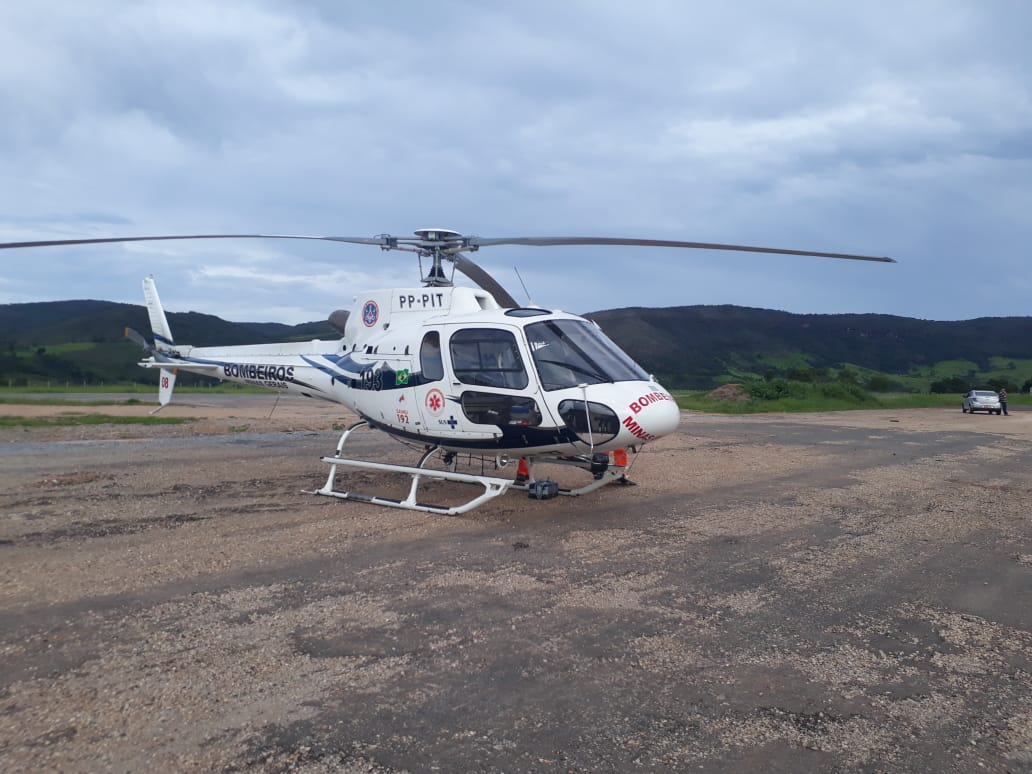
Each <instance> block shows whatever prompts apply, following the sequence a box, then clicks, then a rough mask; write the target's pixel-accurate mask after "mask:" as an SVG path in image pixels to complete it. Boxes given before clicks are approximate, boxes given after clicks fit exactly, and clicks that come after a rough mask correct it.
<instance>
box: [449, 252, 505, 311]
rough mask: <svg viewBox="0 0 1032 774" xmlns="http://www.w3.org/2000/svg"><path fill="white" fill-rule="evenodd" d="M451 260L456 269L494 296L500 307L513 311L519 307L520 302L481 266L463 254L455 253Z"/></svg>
mask: <svg viewBox="0 0 1032 774" xmlns="http://www.w3.org/2000/svg"><path fill="white" fill-rule="evenodd" d="M449 258H450V260H452V261H454V262H455V268H456V269H458V270H459V271H461V272H462V273H463V274H465V275H466V276H467V277H469V278H470V279H471V280H473V281H474V282H475V283H477V284H478V285H479V286H480V287H482V288H483V289H484V290H486V291H487V292H488V293H490V294H491V295H492V296H494V299H495V301H497V302H498V305H499V306H501V307H504V308H511V309H515V308H517V307H518V306H519V302H518V301H516V299H515V298H513V297H512V296H510V295H509V292H508V291H507V290H506V289H505V288H503V287H502V286H501V285H499V284H498V281H497V280H495V278H494V277H492V276H491V275H490V274H488V273H487V272H486V271H485V270H484V269H483V268H482V267H481V266H480V265H479V264H477V263H474V262H473V261H472V260H470V259H469V258H468V257H467V256H465V255H463V254H462V253H454V254H453V255H451V256H449Z"/></svg>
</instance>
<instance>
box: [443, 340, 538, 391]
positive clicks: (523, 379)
mask: <svg viewBox="0 0 1032 774" xmlns="http://www.w3.org/2000/svg"><path fill="white" fill-rule="evenodd" d="M448 346H449V350H450V352H451V359H452V370H453V371H454V372H455V378H456V379H458V380H459V381H460V382H463V383H464V384H477V385H482V386H485V387H502V388H504V389H508V390H522V389H523V388H524V387H526V386H527V383H528V381H529V380H528V378H527V369H526V368H525V367H524V365H523V358H522V357H520V350H519V347H517V346H516V337H515V336H514V335H513V334H512V333H511V332H510V331H505V330H499V329H496V328H470V329H467V330H462V331H457V332H456V333H454V334H453V335H452V337H451V340H450V342H449V345H448Z"/></svg>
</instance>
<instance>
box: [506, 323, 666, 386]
mask: <svg viewBox="0 0 1032 774" xmlns="http://www.w3.org/2000/svg"><path fill="white" fill-rule="evenodd" d="M524 330H525V331H526V334H527V342H528V344H529V345H530V353H531V357H533V359H534V365H535V366H536V367H537V371H538V375H539V376H540V377H541V386H542V387H544V389H546V390H561V389H564V388H567V387H576V386H577V385H578V384H600V383H602V382H630V381H642V380H645V379H648V378H649V376H648V374H647V373H645V372H644V371H643V370H642V369H641V366H639V365H638V364H637V363H635V362H634V361H633V360H631V359H630V358H629V357H628V356H627V355H626V354H625V353H624V352H623V350H621V349H620V348H619V347H618V346H616V344H614V343H613V342H612V341H611V340H610V339H609V338H608V337H607V336H606V335H605V334H604V333H602V331H600V330H599V329H598V328H597V327H596V326H595V325H592V324H591V323H590V322H587V321H586V320H546V321H544V322H537V323H531V324H530V325H527V326H526V328H524Z"/></svg>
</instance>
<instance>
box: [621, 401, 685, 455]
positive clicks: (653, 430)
mask: <svg viewBox="0 0 1032 774" xmlns="http://www.w3.org/2000/svg"><path fill="white" fill-rule="evenodd" d="M680 420H681V410H680V408H678V406H677V402H676V401H675V400H674V397H673V396H672V395H671V394H670V393H668V392H667V391H666V390H656V389H654V388H653V389H651V390H650V391H648V392H643V393H641V394H636V395H635V396H634V397H633V398H632V399H631V400H630V401H628V403H627V406H626V410H625V411H624V412H623V414H622V416H621V422H620V423H621V425H622V427H621V431H622V434H623V435H625V436H626V437H627V443H628V444H629V445H631V444H635V443H642V442H644V441H654V440H656V439H657V438H662V437H663V436H664V435H669V434H670V433H672V432H674V430H676V429H677V425H678V422H680Z"/></svg>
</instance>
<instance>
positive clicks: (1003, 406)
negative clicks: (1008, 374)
mask: <svg viewBox="0 0 1032 774" xmlns="http://www.w3.org/2000/svg"><path fill="white" fill-rule="evenodd" d="M1000 408H1001V409H1003V415H1004V416H1005V417H1006V416H1010V415H1009V414H1008V413H1007V388H1006V387H1001V388H1000Z"/></svg>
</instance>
